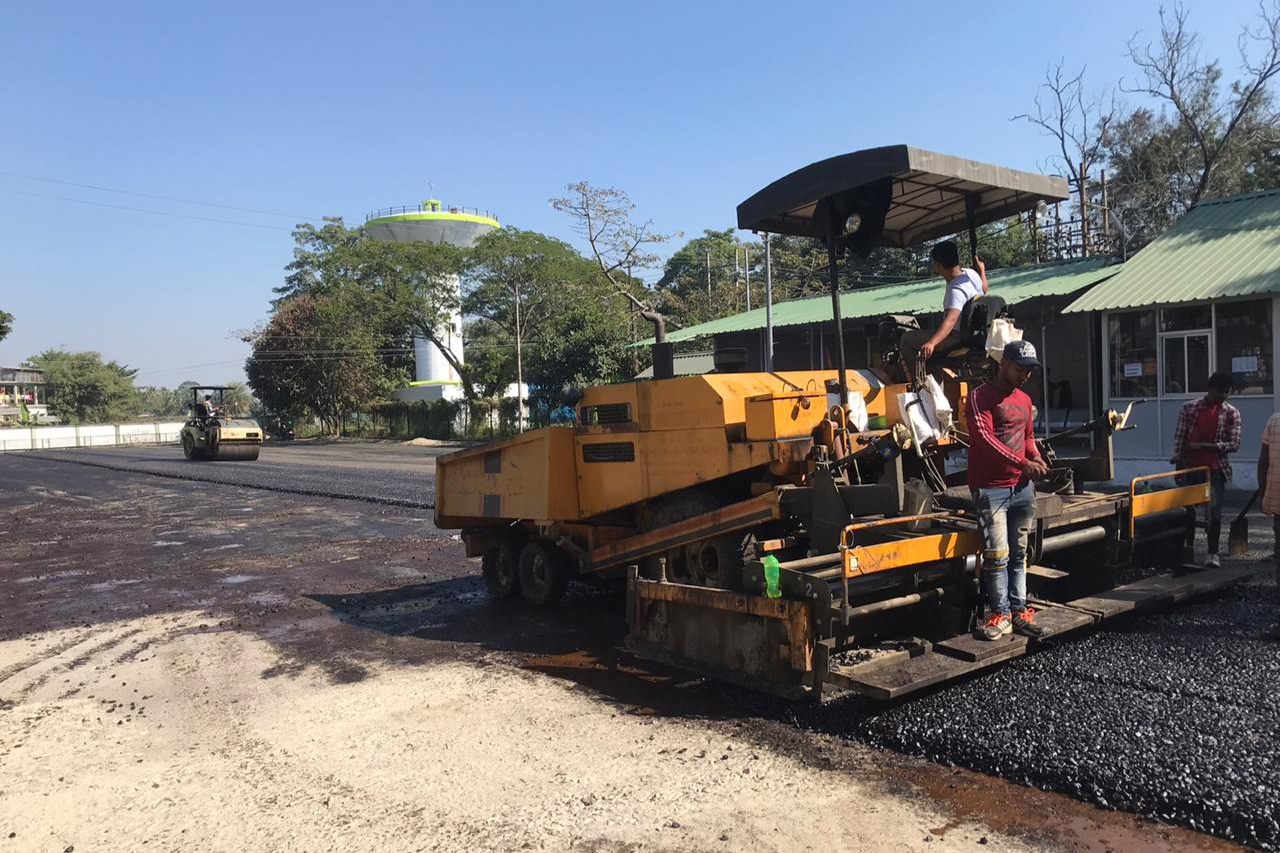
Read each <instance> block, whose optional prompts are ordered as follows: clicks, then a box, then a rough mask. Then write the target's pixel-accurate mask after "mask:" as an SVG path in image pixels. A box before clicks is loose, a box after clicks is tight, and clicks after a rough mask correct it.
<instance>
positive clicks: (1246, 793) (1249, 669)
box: [22, 442, 1280, 851]
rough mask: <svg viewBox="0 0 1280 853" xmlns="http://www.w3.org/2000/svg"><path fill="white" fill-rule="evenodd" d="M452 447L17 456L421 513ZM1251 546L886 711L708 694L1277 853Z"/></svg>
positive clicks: (1268, 700) (1274, 719) (1263, 592)
mask: <svg viewBox="0 0 1280 853" xmlns="http://www.w3.org/2000/svg"><path fill="white" fill-rule="evenodd" d="M452 449H454V448H452V447H432V448H416V447H402V446H397V445H391V444H349V445H348V444H334V445H317V444H309V443H302V442H299V443H297V444H295V445H291V446H290V445H283V446H278V447H272V446H267V447H265V448H264V450H263V453H262V457H261V459H260V460H259V461H258V462H254V463H207V462H205V463H197V462H187V461H185V460H183V459H182V458H181V455H180V452H179V451H178V449H177V448H175V447H168V448H127V449H126V448H121V449H110V450H67V451H42V452H39V453H24V454H22V456H23V457H24V458H26V459H43V460H49V461H51V462H56V463H61V464H59V465H58V467H59V468H61V467H63V466H66V463H82V464H88V465H92V466H96V467H100V468H107V469H110V470H121V471H133V472H139V473H147V474H155V475H159V476H162V477H171V478H177V479H182V480H192V481H207V482H216V483H227V484H233V485H241V486H250V487H253V488H262V489H270V490H276V491H286V492H295V493H299V494H303V495H322V496H327V497H345V498H354V499H357V500H362V501H372V502H378V503H393V504H400V505H404V506H419V507H422V506H430V505H431V503H432V502H433V501H434V497H435V496H434V467H435V458H436V457H437V456H439V455H441V454H443V453H446V452H449V451H451V450H452ZM66 467H70V466H66ZM1251 533H1252V536H1251V541H1252V545H1253V549H1254V550H1253V551H1252V552H1251V553H1250V555H1249V556H1248V558H1245V560H1244V561H1235V560H1228V561H1227V564H1228V565H1237V564H1241V563H1242V562H1247V563H1252V564H1254V565H1257V566H1258V567H1259V575H1258V577H1257V578H1256V579H1255V580H1254V581H1252V582H1250V583H1248V584H1246V585H1244V586H1241V587H1238V588H1235V589H1232V590H1228V591H1225V592H1222V593H1219V594H1217V595H1215V596H1213V597H1210V598H1207V599H1202V600H1199V601H1196V602H1192V603H1189V604H1186V605H1184V606H1182V607H1180V608H1178V609H1176V610H1173V611H1171V612H1167V613H1163V614H1157V615H1148V616H1144V617H1142V618H1140V619H1136V620H1134V621H1132V622H1130V623H1127V624H1122V625H1120V626H1117V627H1109V628H1107V629H1106V630H1102V631H1100V632H1098V633H1095V634H1092V635H1089V636H1086V637H1083V638H1080V639H1074V640H1073V639H1066V640H1062V641H1058V642H1054V643H1052V644H1046V645H1047V647H1046V648H1044V649H1043V650H1042V651H1040V652H1038V653H1036V654H1034V655H1031V656H1029V657H1026V658H1022V659H1018V660H1015V661H1013V662H1011V663H1009V664H1007V665H1005V666H1003V667H999V668H996V669H995V670H994V671H992V672H991V673H990V674H987V675H984V676H981V677H979V678H976V679H974V680H971V681H967V682H964V683H961V684H957V685H953V686H950V687H948V688H946V689H943V690H939V691H937V692H935V693H932V694H930V695H926V696H923V697H920V698H916V699H914V700H911V701H908V702H905V703H902V704H899V705H896V706H889V707H883V706H877V705H874V704H870V703H866V702H863V701H861V700H857V699H850V700H841V701H837V702H834V703H829V704H827V705H824V706H821V707H818V708H811V707H796V706H784V705H779V704H777V703H774V702H773V701H772V700H769V699H765V698H762V697H752V696H743V695H740V694H739V693H738V691H736V690H735V689H733V688H728V687H723V688H722V687H720V686H716V685H708V688H709V690H710V692H712V693H714V694H721V693H722V694H723V695H724V696H725V697H726V698H728V699H729V700H730V701H731V702H733V703H735V704H736V705H737V707H739V709H740V713H741V714H742V715H743V716H747V717H749V716H756V717H757V718H771V719H774V720H787V721H790V722H793V723H794V724H796V725H797V726H798V727H799V728H800V729H802V730H805V729H808V730H813V731H816V732H824V733H828V734H834V735H838V736H840V737H844V738H848V739H856V740H860V741H867V742H870V743H873V744H876V745H879V746H884V747H888V748H891V749H894V750H898V751H901V752H905V753H909V754H913V755H920V756H925V757H928V758H930V759H932V760H934V761H937V762H940V763H942V764H946V765H957V766H962V767H966V768H970V769H973V770H978V771H982V772H985V773H989V774H991V775H994V776H999V777H1002V778H1004V779H1008V780H1010V781H1014V782H1017V783H1019V784H1023V785H1029V786H1033V787H1037V788H1043V789H1046V790H1052V791H1058V792H1062V793H1066V794H1070V795H1072V796H1075V797H1078V798H1080V799H1082V800H1085V801H1087V802H1091V803H1096V804H1098V805H1101V806H1104V807H1108V808H1115V809H1122V810H1125V811H1130V812H1134V813H1136V814H1140V815H1144V816H1147V817H1152V818H1156V819H1159V820H1162V821H1165V822H1168V823H1173V824H1180V825H1182V826H1187V827H1191V828H1193V829H1197V830H1201V831H1204V832H1209V833H1212V834H1214V835H1217V836H1219V837H1221V838H1226V839H1230V840H1232V841H1235V842H1237V843H1240V844H1244V845H1248V846H1250V847H1254V848H1257V849H1262V850H1268V851H1280V701H1278V700H1277V691H1278V690H1280V642H1276V641H1274V640H1271V639H1269V637H1268V634H1269V631H1270V629H1271V627H1272V626H1273V625H1274V624H1275V623H1277V622H1280V602H1278V601H1277V590H1276V587H1275V581H1274V573H1273V570H1272V566H1271V563H1270V560H1269V557H1270V553H1271V548H1272V540H1271V530H1270V525H1269V524H1266V523H1265V520H1264V519H1263V518H1262V517H1257V518H1255V519H1254V521H1253V525H1252V529H1251ZM1224 538H1225V535H1224ZM1224 544H1225V542H1224ZM458 559H459V560H461V559H462V558H461V554H459V557H458ZM609 600H610V599H608V598H606V599H604V600H603V601H604V602H605V603H607V602H608V601H609ZM601 606H606V605H605V604H603V603H602V605H601Z"/></svg>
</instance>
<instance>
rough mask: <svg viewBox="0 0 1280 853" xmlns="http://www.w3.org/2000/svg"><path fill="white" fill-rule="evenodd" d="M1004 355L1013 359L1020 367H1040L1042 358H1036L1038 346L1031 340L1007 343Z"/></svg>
mask: <svg viewBox="0 0 1280 853" xmlns="http://www.w3.org/2000/svg"><path fill="white" fill-rule="evenodd" d="M1004 357H1005V358H1007V359H1009V360H1010V361H1012V362H1013V363H1014V364H1016V365H1018V366H1019V367H1039V366H1040V360H1039V359H1038V358H1036V348H1035V347H1034V346H1033V345H1032V344H1031V341H1014V342H1013V343H1009V344H1005V347H1004Z"/></svg>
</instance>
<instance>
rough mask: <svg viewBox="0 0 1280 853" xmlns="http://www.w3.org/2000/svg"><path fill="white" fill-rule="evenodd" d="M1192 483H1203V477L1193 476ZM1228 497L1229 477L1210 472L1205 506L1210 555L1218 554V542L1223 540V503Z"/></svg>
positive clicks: (1217, 472)
mask: <svg viewBox="0 0 1280 853" xmlns="http://www.w3.org/2000/svg"><path fill="white" fill-rule="evenodd" d="M1191 479H1192V482H1196V483H1203V482H1204V477H1203V476H1195V475H1192V478H1191ZM1226 496H1227V475H1226V474H1224V473H1222V472H1221V471H1210V472H1209V498H1210V501H1209V503H1208V504H1206V505H1205V513H1204V514H1205V542H1206V544H1207V545H1208V547H1209V553H1210V554H1216V553H1218V540H1219V539H1221V538H1222V501H1223V500H1224V499H1225V498H1226Z"/></svg>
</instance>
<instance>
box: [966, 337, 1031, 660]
mask: <svg viewBox="0 0 1280 853" xmlns="http://www.w3.org/2000/svg"><path fill="white" fill-rule="evenodd" d="M1039 366H1040V362H1039V360H1038V359H1037V358H1036V348H1035V347H1034V346H1032V345H1031V342H1030V341H1014V342H1013V343H1011V344H1009V345H1008V346H1007V347H1005V348H1004V357H1003V358H1002V359H1001V360H1000V371H999V373H997V374H996V377H995V379H992V380H991V381H990V382H987V383H985V384H983V385H980V386H979V387H978V388H975V389H974V390H973V391H971V392H970V393H969V399H968V401H967V402H966V404H965V414H966V416H967V419H968V423H969V489H970V491H971V492H972V494H973V499H974V503H975V504H976V506H977V509H978V527H979V529H980V530H981V532H982V576H983V582H984V586H985V588H986V596H987V609H988V611H989V612H988V615H987V619H986V621H985V622H984V623H983V626H982V631H981V634H982V636H983V637H984V638H985V639H988V640H998V639H1000V638H1001V637H1003V636H1005V635H1006V634H1009V633H1011V632H1013V631H1017V632H1018V633H1019V634H1024V635H1026V636H1029V637H1038V636H1040V635H1041V634H1042V633H1044V631H1043V629H1042V628H1041V627H1040V626H1039V625H1037V624H1036V622H1035V611H1034V610H1032V609H1031V608H1030V607H1028V606H1027V538H1028V536H1029V535H1030V534H1031V528H1032V526H1033V525H1034V524H1035V520H1036V491H1035V487H1034V486H1033V485H1032V481H1033V480H1038V479H1041V478H1043V477H1046V476H1048V474H1049V466H1048V465H1046V464H1045V463H1044V459H1043V458H1042V457H1041V456H1040V452H1039V450H1037V449H1036V441H1035V433H1034V432H1033V429H1032V420H1033V418H1032V406H1031V398H1030V397H1028V396H1027V395H1026V393H1025V392H1023V391H1022V390H1021V388H1022V386H1023V385H1024V384H1025V383H1026V381H1027V379H1029V378H1030V377H1031V372H1032V371H1033V370H1035V369H1036V368H1037V367H1039Z"/></svg>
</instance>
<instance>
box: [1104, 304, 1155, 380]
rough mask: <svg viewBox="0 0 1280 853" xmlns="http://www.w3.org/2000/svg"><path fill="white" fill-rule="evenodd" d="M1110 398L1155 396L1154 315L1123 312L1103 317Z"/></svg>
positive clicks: (1147, 312) (1140, 312) (1151, 313)
mask: <svg viewBox="0 0 1280 853" xmlns="http://www.w3.org/2000/svg"><path fill="white" fill-rule="evenodd" d="M1107 346H1108V353H1109V355H1110V362H1111V396H1112V397H1154V396H1156V315H1155V312H1154V311H1126V312H1124V313H1122V314H1111V315H1108V317H1107Z"/></svg>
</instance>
